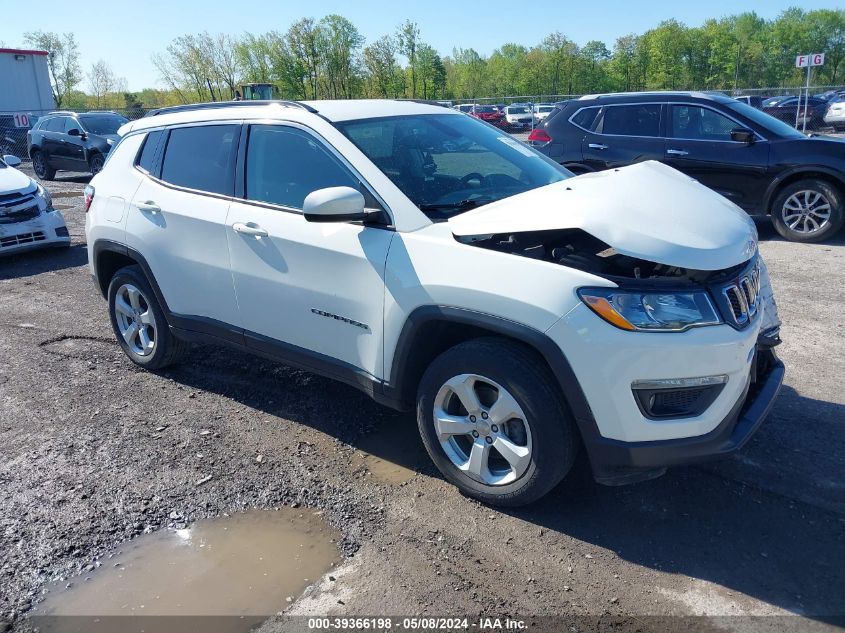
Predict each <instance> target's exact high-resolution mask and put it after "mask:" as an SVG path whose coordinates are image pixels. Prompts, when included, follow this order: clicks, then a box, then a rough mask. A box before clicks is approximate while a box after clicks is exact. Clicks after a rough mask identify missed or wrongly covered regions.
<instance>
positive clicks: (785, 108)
mask: <svg viewBox="0 0 845 633" xmlns="http://www.w3.org/2000/svg"><path fill="white" fill-rule="evenodd" d="M828 105H829V104H828V102H827V101H824V100H823V99H819V98H817V97H810V98H809V100H808V99H807V98H806V97H801V103H800V106H799V103H798V97H789V98H787V99H781V100H780V101H778V102H776V103H773V104H767V103H766V102H764V103H763V112H765V113H766V114H770V115H771V116H773V117H775V118H776V119H780V120H781V121H783V122H784V123H789V124H790V125H795V114H796V112H798V127H799V128H801V127H803V125H804V120H805V119H806V121H807V128H808V129H811V130H815V129H818V128H820V127H822V126H823V125H824V115H825V112H827V107H828ZM799 107H800V110H799Z"/></svg>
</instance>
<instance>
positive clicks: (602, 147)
mask: <svg viewBox="0 0 845 633" xmlns="http://www.w3.org/2000/svg"><path fill="white" fill-rule="evenodd" d="M587 147H589V148H590V149H607V145H602V144H601V143H590V144H589V145H587Z"/></svg>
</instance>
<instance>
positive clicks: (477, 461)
mask: <svg viewBox="0 0 845 633" xmlns="http://www.w3.org/2000/svg"><path fill="white" fill-rule="evenodd" d="M417 424H418V426H419V430H420V435H421V436H422V439H423V443H424V444H425V447H426V450H427V451H428V454H429V455H430V456H431V459H432V460H433V461H434V463H435V465H436V466H437V467H438V468H439V469H440V472H442V473H443V475H444V477H446V479H447V480H449V481H450V482H451V483H453V484H454V485H455V486H457V487H458V488H459V489H460V490H461V492H463V493H464V494H466V495H468V496H470V497H474V498H476V499H479V500H480V501H483V502H485V503H489V504H491V505H498V506H520V505H525V504H527V503H531V502H532V501H535V500H537V499H539V498H540V497H542V496H543V495H545V494H546V493H547V492H549V491H550V490H551V489H552V488H554V487H555V486H556V485H557V484H558V483H559V482H560V481H561V479H563V477H564V476H565V475H566V474H567V473H568V472H569V470H570V468H571V467H572V464H573V463H574V461H575V456H576V453H577V449H578V444H579V442H578V431H577V429H576V427H575V424H574V423H573V421H572V419H571V417H570V415H569V413H568V411H567V409H566V407H565V404H564V403H563V401H562V398H561V396H560V395H559V393H558V391H557V389H556V386H555V384H554V378H553V377H552V375H551V373H550V372H549V370H548V369H547V368H546V367H545V364H544V363H543V360H542V358H540V357H539V356H538V355H536V354H535V353H534V352H533V351H532V350H530V349H529V348H526V347H524V346H522V345H520V344H518V343H515V342H512V341H509V340H507V339H496V338H482V339H475V340H471V341H467V342H465V343H461V344H459V345H457V346H455V347H453V348H452V349H449V350H447V351H446V352H444V353H443V354H441V355H440V356H439V357H437V358H436V359H435V360H434V361H433V362H432V363H431V365H430V366H429V367H428V369H427V370H426V372H425V374H424V375H423V378H422V381H421V382H420V385H419V390H418V393H417Z"/></svg>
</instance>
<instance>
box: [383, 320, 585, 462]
mask: <svg viewBox="0 0 845 633" xmlns="http://www.w3.org/2000/svg"><path fill="white" fill-rule="evenodd" d="M432 321H437V322H443V323H454V324H459V325H466V326H475V327H478V328H481V329H483V330H487V331H489V332H492V333H494V334H499V335H502V336H506V337H508V338H511V339H514V340H517V341H520V342H521V343H524V344H525V345H528V346H529V347H531V348H532V349H534V350H535V351H536V352H537V353H539V354H540V356H542V357H543V359H544V360H545V361H546V363H547V364H548V366H549V368H550V369H551V371H552V374H553V375H554V378H555V381H556V382H557V384H558V385H559V387H560V390H561V392H562V395H563V397H564V400H565V401H566V404H567V405H568V406H569V409H570V412H571V413H572V416H573V418H574V419H575V422H576V424H577V425H578V428H579V430H580V431H581V436H582V439H583V440H584V442H585V444H586V445H587V446H588V449H589V446H590V445H591V444H592V443H593V442H592V440H594V439H595V438H598V437H600V433H599V430H598V426H597V424H596V420H595V417H594V416H593V412H592V409H591V408H590V405H589V403H588V402H587V397H586V396H585V395H584V391H583V389H582V388H581V384H580V383H579V382H578V378H577V377H576V376H575V372H574V371H573V370H572V366H571V365H570V363H569V361H568V360H567V358H566V355H565V354H564V353H563V350H561V349H560V347H559V346H558V345H557V344H556V343H555V342H554V341H553V340H552V339H551V338H550V337H549V336H548V335H546V334H545V333H544V332H541V331H540V330H537V329H535V328H532V327H530V326H527V325H524V324H522V323H517V322H516V321H511V320H509V319H506V318H503V317H499V316H496V315H492V314H487V313H484V312H477V311H474V310H467V309H464V308H457V307H452V306H443V305H426V306H420V307H418V308H416V309H414V310H413V311H412V312H411V313H410V314H409V315H408V317H407V319H406V320H405V324H404V326H403V327H402V331H401V333H400V334H399V338H398V340H397V343H396V348H395V349H394V352H393V364H392V365H391V368H390V380H389V382H388V383H387V384H386V385H385V389H386V391H389V392H392V395H393V397H392V398H391V400H393V401H396V402H400V403H407V401H408V394H409V390H410V389H413V390H414V392H416V385H409V384H407V377H408V376H409V375H414V371H413V370H414V368H413V367H409V366H408V362H409V359H410V358H412V357H413V356H412V354H411V350H412V348H413V347H414V346H416V345H424V344H425V341H421V340H419V338H420V337H419V336H418V333H419V332H420V331H421V330H422V329H423V327H424V326H425V325H426V324H428V323H431V322H432Z"/></svg>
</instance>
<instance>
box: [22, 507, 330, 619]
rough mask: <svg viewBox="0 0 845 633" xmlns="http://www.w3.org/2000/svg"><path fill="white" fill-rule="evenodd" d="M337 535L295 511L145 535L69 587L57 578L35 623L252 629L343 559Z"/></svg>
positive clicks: (238, 517) (37, 610) (249, 515)
mask: <svg viewBox="0 0 845 633" xmlns="http://www.w3.org/2000/svg"><path fill="white" fill-rule="evenodd" d="M333 539H334V540H337V534H335V533H334V532H333V530H331V529H330V528H329V527H328V526H327V525H326V524H325V523H324V522H323V520H322V519H321V517H319V516H318V515H317V514H316V513H314V512H311V511H303V510H296V509H292V508H283V509H281V510H278V511H251V512H247V513H243V514H235V515H232V516H230V517H222V518H218V519H209V520H205V521H199V522H197V523H195V524H194V525H192V526H190V527H189V528H187V529H184V530H163V531H161V532H155V533H152V534H148V535H144V536H141V537H139V538H137V539H135V540H134V541H132V542H131V543H128V544H126V545H124V546H123V547H121V548H120V550H119V551H118V552H117V553H115V554H113V555H112V557H111V558H109V557H108V556H105V557H103V558H102V559H101V560H100V562H101V563H102V565H101V567H99V568H98V569H95V570H94V571H92V572H88V573H87V574H83V576H81V577H76V578H73V579H72V580H71V581H70V582H71V586H70V588H66V585H67V584H68V582H67V581H65V582H63V583H57V584H54V585H52V586H51V587H50V593H49V594H48V595H47V598H46V600H45V601H44V602H42V603H41V604H39V605H38V606H37V607H36V608H35V609H34V610H33V613H32V616H33V617H32V623H33V625H35V626H37V627H38V628H39V630H40V631H41V632H42V633H77V632H80V633H81V632H83V631H84V632H86V633H89V632H92V631H93V632H96V633H99V632H105V631H121V632H135V631H144V632H145V633H171V632H172V633H176V632H177V631H183V632H184V631H186V630H194V629H196V630H202V631H211V632H215V631H227V632H239V631H244V632H246V631H249V630H250V629H251V628H253V627H255V626H256V625H257V624H258V623H260V622H261V621H263V620H264V619H266V618H267V617H268V616H270V615H273V614H275V613H277V612H279V611H281V610H283V609H285V608H286V607H287V606H289V605H290V603H291V601H293V600H295V599H296V598H297V597H298V596H299V595H300V594H301V593H302V592H303V591H304V590H305V588H306V587H307V586H308V585H309V584H311V583H313V582H315V581H317V580H318V579H319V578H320V577H321V576H322V575H323V574H324V573H326V572H327V571H328V570H329V569H330V568H331V567H332V566H333V565H334V564H335V563H337V562H338V561H339V559H340V554H339V552H338V550H337V548H336V547H335V545H334V543H333V542H332V540H333ZM139 616H140V617H139ZM186 616H191V617H186ZM186 627H187V628H186Z"/></svg>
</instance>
